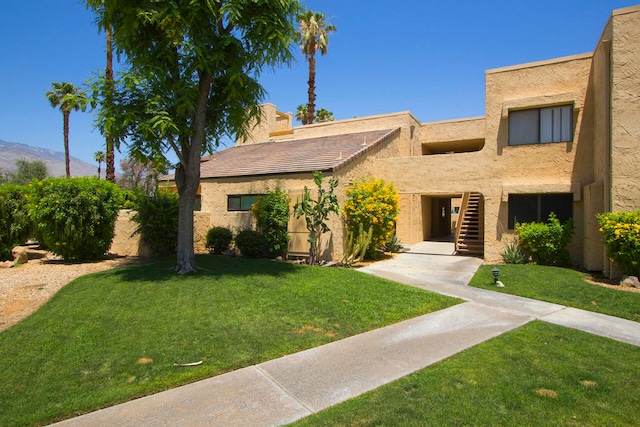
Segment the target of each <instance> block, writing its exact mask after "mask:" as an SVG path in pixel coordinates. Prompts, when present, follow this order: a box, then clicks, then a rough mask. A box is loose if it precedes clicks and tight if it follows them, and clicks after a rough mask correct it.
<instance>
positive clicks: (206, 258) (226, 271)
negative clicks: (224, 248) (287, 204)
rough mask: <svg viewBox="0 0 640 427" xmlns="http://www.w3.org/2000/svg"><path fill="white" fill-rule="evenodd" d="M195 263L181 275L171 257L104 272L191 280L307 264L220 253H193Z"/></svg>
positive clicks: (283, 271) (272, 272)
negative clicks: (193, 266) (191, 271)
mask: <svg viewBox="0 0 640 427" xmlns="http://www.w3.org/2000/svg"><path fill="white" fill-rule="evenodd" d="M196 263H197V265H198V267H200V270H199V271H198V272H196V273H191V274H187V275H184V276H180V275H179V274H178V273H177V272H176V269H175V266H176V259H175V258H174V257H171V258H164V259H161V260H155V261H152V262H148V263H144V264H137V265H129V266H126V267H123V268H117V269H114V270H111V271H109V272H108V274H110V275H112V276H119V277H121V278H122V280H126V281H129V282H135V281H149V280H153V281H164V280H176V279H180V278H183V279H184V280H193V279H194V278H200V277H201V278H205V277H208V278H214V279H217V278H222V277H225V276H235V277H250V276H257V275H268V276H286V275H289V274H291V273H294V272H296V271H299V270H300V269H301V268H309V267H307V266H301V265H297V264H291V263H287V262H278V261H273V260H265V259H252V258H243V257H228V256H222V255H197V256H196Z"/></svg>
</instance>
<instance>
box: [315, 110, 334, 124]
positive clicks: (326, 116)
mask: <svg viewBox="0 0 640 427" xmlns="http://www.w3.org/2000/svg"><path fill="white" fill-rule="evenodd" d="M334 120H335V119H334V118H333V113H332V112H331V111H329V110H327V109H326V108H320V109H319V110H318V111H316V122H317V123H324V122H332V121H334Z"/></svg>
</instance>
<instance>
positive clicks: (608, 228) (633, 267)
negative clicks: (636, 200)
mask: <svg viewBox="0 0 640 427" xmlns="http://www.w3.org/2000/svg"><path fill="white" fill-rule="evenodd" d="M598 222H599V223H600V231H601V232H602V234H603V236H604V240H603V241H604V245H605V246H606V248H607V256H608V257H609V259H611V261H612V262H613V263H614V264H616V265H617V266H619V267H620V268H622V270H623V271H624V273H625V274H628V275H630V276H640V265H639V263H640V211H636V212H618V213H612V212H608V213H603V214H600V215H598Z"/></svg>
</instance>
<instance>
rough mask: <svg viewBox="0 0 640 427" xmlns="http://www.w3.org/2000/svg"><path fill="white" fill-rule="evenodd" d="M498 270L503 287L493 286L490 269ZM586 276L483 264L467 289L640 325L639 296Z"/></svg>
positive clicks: (534, 267)
mask: <svg viewBox="0 0 640 427" xmlns="http://www.w3.org/2000/svg"><path fill="white" fill-rule="evenodd" d="M493 267H498V269H499V270H500V281H502V282H503V283H504V284H505V287H504V288H498V287H496V286H495V285H494V284H493V277H492V275H491V270H492V269H493ZM585 277H590V275H588V274H586V273H581V272H579V271H575V270H571V269H568V268H559V267H545V266H541V265H531V264H526V265H514V264H505V265H498V266H494V265H483V266H481V267H480V269H479V270H478V272H477V273H476V274H475V276H474V277H473V279H471V282H470V283H469V286H475V287H478V288H483V289H489V290H492V291H497V292H504V293H508V294H512V295H519V296H522V297H527V298H533V299H537V300H541V301H547V302H553V303H556V304H561V305H565V306H569V307H575V308H581V309H583V310H589V311H594V312H597V313H603V314H608V315H611V316H616V317H621V318H623V319H629V320H634V321H636V322H640V293H638V292H626V291H623V290H618V289H610V288H605V287H602V286H597V285H593V284H591V283H587V282H585V281H584V279H585Z"/></svg>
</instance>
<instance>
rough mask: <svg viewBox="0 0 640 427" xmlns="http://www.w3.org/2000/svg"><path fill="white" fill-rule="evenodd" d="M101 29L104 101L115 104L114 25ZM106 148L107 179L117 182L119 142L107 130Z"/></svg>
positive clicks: (98, 3) (92, 1)
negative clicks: (116, 158) (103, 55)
mask: <svg viewBox="0 0 640 427" xmlns="http://www.w3.org/2000/svg"><path fill="white" fill-rule="evenodd" d="M84 3H85V6H86V7H87V9H92V8H93V9H98V8H101V7H104V0H84ZM99 26H100V29H104V32H105V35H106V53H107V63H106V66H105V72H104V82H105V86H106V88H105V91H104V100H103V101H102V102H104V103H105V104H107V105H111V104H113V87H114V84H115V83H114V78H113V25H111V24H110V23H107V24H105V25H104V26H102V25H100V24H99ZM104 139H105V149H106V153H105V155H106V159H105V160H104V161H105V169H106V177H105V179H106V180H107V181H111V182H116V167H115V155H114V150H115V148H118V147H117V145H119V144H118V142H117V141H116V140H115V139H114V138H113V136H112V135H111V134H110V133H109V132H105V134H104Z"/></svg>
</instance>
